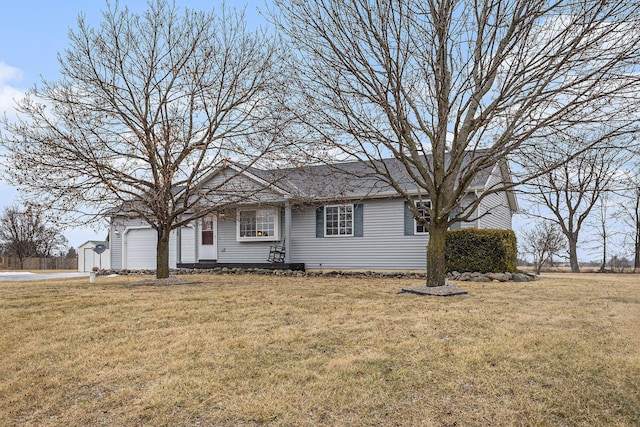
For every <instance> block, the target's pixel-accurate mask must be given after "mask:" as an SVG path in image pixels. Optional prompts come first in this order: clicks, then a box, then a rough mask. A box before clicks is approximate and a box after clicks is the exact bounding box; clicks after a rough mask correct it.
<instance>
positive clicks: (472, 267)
mask: <svg viewBox="0 0 640 427" xmlns="http://www.w3.org/2000/svg"><path fill="white" fill-rule="evenodd" d="M517 248H518V246H517V243H516V234H515V233H514V232H513V231H512V230H494V229H483V230H476V229H459V230H451V231H447V234H446V236H445V245H444V250H445V260H446V264H447V272H451V271H459V272H463V271H478V272H480V273H492V272H507V271H508V272H511V273H515V272H516V271H517V269H516V258H517V255H518V249H517Z"/></svg>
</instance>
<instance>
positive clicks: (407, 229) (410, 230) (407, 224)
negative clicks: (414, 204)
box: [404, 200, 415, 236]
mask: <svg viewBox="0 0 640 427" xmlns="http://www.w3.org/2000/svg"><path fill="white" fill-rule="evenodd" d="M414 231H415V226H414V222H413V212H411V209H410V208H409V201H408V200H405V201H404V235H405V236H413V234H414Z"/></svg>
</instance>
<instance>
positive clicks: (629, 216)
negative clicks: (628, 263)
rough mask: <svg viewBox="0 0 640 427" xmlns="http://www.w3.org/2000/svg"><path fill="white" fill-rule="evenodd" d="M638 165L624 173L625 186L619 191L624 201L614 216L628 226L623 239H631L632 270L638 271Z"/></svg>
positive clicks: (639, 189)
mask: <svg viewBox="0 0 640 427" xmlns="http://www.w3.org/2000/svg"><path fill="white" fill-rule="evenodd" d="M639 172H640V167H639V166H638V165H636V166H635V167H634V169H633V170H631V171H629V173H628V174H627V175H626V178H627V180H626V184H627V186H626V188H624V189H623V190H622V191H621V194H622V196H623V198H624V200H625V201H628V203H622V204H621V205H620V209H619V211H618V212H616V213H615V214H614V216H615V218H616V219H617V220H619V221H620V222H621V223H623V224H625V225H626V226H627V227H628V229H627V230H628V231H627V232H625V240H626V239H629V240H631V247H632V251H633V271H634V272H638V271H640V176H638V173H639Z"/></svg>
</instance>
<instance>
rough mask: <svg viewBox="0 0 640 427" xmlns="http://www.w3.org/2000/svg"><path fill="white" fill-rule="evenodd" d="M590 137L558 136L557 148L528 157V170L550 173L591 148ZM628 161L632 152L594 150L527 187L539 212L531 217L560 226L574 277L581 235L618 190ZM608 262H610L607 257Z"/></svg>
mask: <svg viewBox="0 0 640 427" xmlns="http://www.w3.org/2000/svg"><path fill="white" fill-rule="evenodd" d="M589 137H590V136H589V135H580V134H579V135H565V136H564V137H560V136H559V135H556V136H554V137H553V138H552V139H551V140H552V141H554V142H555V144H554V146H553V148H551V147H547V148H544V147H541V148H539V149H537V150H536V154H535V155H534V156H532V155H530V156H529V157H528V164H527V166H526V167H527V168H529V169H530V173H531V174H535V172H536V171H537V170H548V169H549V166H550V165H554V164H557V163H558V161H559V160H560V159H567V158H568V157H569V158H570V157H571V153H573V152H575V148H574V147H575V146H576V145H577V146H583V145H585V144H587V143H588V142H587V141H588V138H589ZM627 160H628V152H626V151H623V150H616V149H613V148H609V149H606V150H605V149H602V150H591V151H587V152H584V153H582V154H580V155H579V156H578V157H575V158H570V160H568V161H567V162H566V163H565V164H564V165H562V166H561V167H558V168H556V169H553V170H550V171H548V172H547V173H545V174H543V175H540V176H537V177H536V178H535V179H533V180H531V181H530V182H529V183H528V184H527V187H526V188H527V189H526V194H527V196H526V197H527V198H528V199H529V202H530V205H531V206H532V207H533V209H536V210H535V211H533V210H532V211H530V214H533V215H537V216H542V217H543V218H549V219H551V220H552V221H553V222H555V223H556V224H558V225H559V226H560V229H561V230H562V233H563V234H564V235H565V236H566V238H567V243H568V252H569V264H570V266H571V271H572V272H573V273H578V272H580V265H579V263H578V244H579V239H580V232H581V230H582V229H583V226H584V225H585V222H586V221H587V219H588V218H589V216H590V214H591V213H592V210H593V209H594V208H595V207H596V206H597V205H598V203H599V201H600V200H601V199H602V197H603V195H604V194H605V193H606V192H607V191H611V190H613V189H614V185H615V184H616V172H617V171H618V168H620V167H621V165H622V164H624V163H625V162H626V161H627ZM540 206H542V207H543V209H546V210H548V211H550V215H549V214H548V213H546V212H544V211H543V212H541V211H539V210H537V209H538V208H539V207H540ZM605 225H606V224H605ZM605 232H606V230H605ZM605 237H606V236H605ZM604 260H605V262H606V254H605V255H604Z"/></svg>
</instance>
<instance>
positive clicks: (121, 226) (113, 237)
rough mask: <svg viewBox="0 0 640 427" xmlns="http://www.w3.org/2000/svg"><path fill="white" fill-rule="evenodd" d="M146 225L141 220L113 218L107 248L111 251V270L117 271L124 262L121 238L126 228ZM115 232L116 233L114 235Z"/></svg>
mask: <svg viewBox="0 0 640 427" xmlns="http://www.w3.org/2000/svg"><path fill="white" fill-rule="evenodd" d="M145 225H148V224H147V223H146V222H145V221H143V220H142V219H125V218H122V217H120V218H114V219H113V221H112V222H111V228H110V230H109V248H110V250H111V268H113V269H115V270H119V269H121V268H123V267H122V266H123V265H124V261H123V259H122V256H123V252H122V251H123V242H122V239H123V236H124V231H125V229H126V228H127V227H141V226H145ZM116 230H117V231H118V232H117V233H116Z"/></svg>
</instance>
